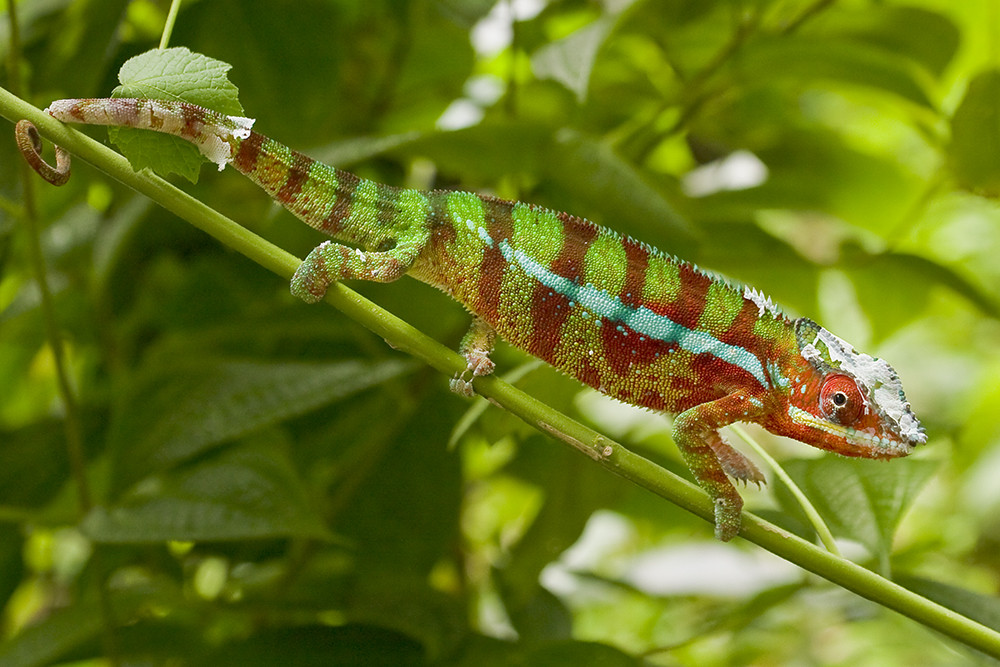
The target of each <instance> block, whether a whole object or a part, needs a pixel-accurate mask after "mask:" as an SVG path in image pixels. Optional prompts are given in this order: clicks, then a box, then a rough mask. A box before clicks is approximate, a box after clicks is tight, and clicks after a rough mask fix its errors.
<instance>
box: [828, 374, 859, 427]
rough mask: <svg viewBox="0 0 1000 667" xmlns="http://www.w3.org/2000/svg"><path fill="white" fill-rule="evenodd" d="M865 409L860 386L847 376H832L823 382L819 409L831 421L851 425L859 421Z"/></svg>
mask: <svg viewBox="0 0 1000 667" xmlns="http://www.w3.org/2000/svg"><path fill="white" fill-rule="evenodd" d="M864 407H865V399H864V396H863V395H862V393H861V390H860V389H858V384H857V383H856V382H855V381H854V380H852V379H851V378H849V377H848V376H846V375H839V374H838V375H831V376H830V377H828V378H827V379H826V380H825V381H824V382H823V388H822V389H821V390H820V393H819V409H820V411H821V412H822V413H823V416H824V417H826V418H827V419H829V420H830V421H833V422H836V423H838V424H842V425H845V426H847V425H850V424H853V423H854V422H855V421H857V419H858V417H860V416H861V413H862V411H863V410H864Z"/></svg>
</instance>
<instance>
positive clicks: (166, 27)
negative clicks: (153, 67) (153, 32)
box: [159, 0, 181, 49]
mask: <svg viewBox="0 0 1000 667" xmlns="http://www.w3.org/2000/svg"><path fill="white" fill-rule="evenodd" d="M180 10H181V0H172V1H171V3H170V9H169V10H168V11H167V20H166V21H164V22H163V33H162V34H161V35H160V46H159V48H161V49H165V48H167V45H168V44H170V35H172V34H173V32H174V23H176V21H177V13H178V12H179V11H180Z"/></svg>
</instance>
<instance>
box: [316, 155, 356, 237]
mask: <svg viewBox="0 0 1000 667" xmlns="http://www.w3.org/2000/svg"><path fill="white" fill-rule="evenodd" d="M360 182H361V179H360V178H359V177H357V176H355V175H354V174H352V173H350V172H347V171H340V170H339V169H338V170H337V189H336V195H335V197H336V199H334V201H333V207H332V208H331V209H330V212H329V213H328V214H327V216H326V219H324V220H323V222H321V223H320V226H319V230H320V231H321V232H325V233H327V234H329V235H331V236H333V235H334V234H337V233H338V232H339V231H340V229H341V228H342V227H343V226H344V220H346V219H347V218H348V216H350V214H351V201H352V200H353V196H354V190H355V188H357V187H358V183H360Z"/></svg>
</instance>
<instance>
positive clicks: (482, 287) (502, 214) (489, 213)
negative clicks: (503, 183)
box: [476, 197, 514, 322]
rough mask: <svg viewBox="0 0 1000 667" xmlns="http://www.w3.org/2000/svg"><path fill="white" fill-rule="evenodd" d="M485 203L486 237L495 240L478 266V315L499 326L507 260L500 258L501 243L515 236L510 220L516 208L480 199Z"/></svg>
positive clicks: (503, 201)
mask: <svg viewBox="0 0 1000 667" xmlns="http://www.w3.org/2000/svg"><path fill="white" fill-rule="evenodd" d="M480 199H481V200H482V202H483V223H484V224H485V225H486V233H487V234H489V236H490V238H491V239H493V243H492V244H491V245H488V246H486V248H484V250H483V259H482V261H481V262H480V263H479V286H478V290H477V292H478V302H477V304H476V306H477V307H476V312H477V313H479V315H480V316H481V317H483V318H484V319H485V320H487V321H489V322H496V321H497V318H498V317H499V313H500V298H501V296H502V288H503V278H504V274H505V272H506V270H507V266H508V264H507V260H506V259H504V256H503V255H502V254H500V247H499V245H500V241H504V240H509V239H510V237H511V235H513V233H514V223H513V220H512V219H511V212H512V210H513V204H511V202H509V201H505V200H503V199H497V198H495V197H480Z"/></svg>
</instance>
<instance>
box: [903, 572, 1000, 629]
mask: <svg viewBox="0 0 1000 667" xmlns="http://www.w3.org/2000/svg"><path fill="white" fill-rule="evenodd" d="M897 582H898V583H899V584H900V585H901V586H905V587H906V588H908V589H910V590H911V591H913V592H915V593H919V594H920V595H923V596H924V597H926V598H928V599H931V600H934V601H935V602H937V603H938V604H941V605H943V606H945V607H947V608H948V609H952V610H954V611H956V612H958V613H959V614H962V615H963V616H968V617H969V618H971V619H974V620H976V621H978V622H980V623H982V624H983V625H985V626H986V627H988V628H1000V600H998V599H997V598H996V597H995V596H993V595H984V594H982V593H976V592H975V591H970V590H968V589H966V588H959V587H958V586H953V585H951V584H946V583H943V582H940V581H934V580H933V579H925V578H923V577H914V576H901V577H897Z"/></svg>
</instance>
